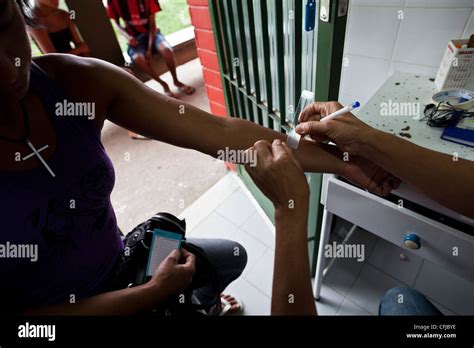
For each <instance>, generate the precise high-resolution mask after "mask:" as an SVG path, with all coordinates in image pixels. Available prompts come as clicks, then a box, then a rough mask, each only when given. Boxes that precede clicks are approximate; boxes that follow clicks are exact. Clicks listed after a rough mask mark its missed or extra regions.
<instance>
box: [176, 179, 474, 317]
mask: <svg viewBox="0 0 474 348" xmlns="http://www.w3.org/2000/svg"><path fill="white" fill-rule="evenodd" d="M180 216H181V217H184V218H186V221H187V225H188V231H189V232H188V234H189V236H190V237H204V238H228V239H231V240H235V241H237V242H239V243H241V244H242V245H243V246H244V247H245V248H246V250H247V254H248V263H247V267H246V269H245V271H244V273H243V274H242V276H241V277H240V278H239V279H237V280H236V281H235V282H233V283H232V284H230V286H229V287H228V288H227V289H226V293H230V294H232V295H234V296H236V297H238V298H239V300H241V301H242V303H243V304H244V314H245V315H268V314H270V303H271V300H270V299H271V290H272V279H273V260H274V254H275V250H274V248H275V241H274V227H273V226H272V225H271V223H270V222H269V220H268V218H267V217H266V216H265V215H264V214H263V213H262V211H261V210H260V208H259V207H258V206H257V204H256V202H255V200H254V199H253V198H252V197H251V195H250V194H249V192H248V191H247V190H246V188H245V187H244V186H243V184H242V183H241V182H240V180H239V179H238V178H237V176H236V175H235V174H232V173H231V174H228V175H227V176H225V177H224V178H223V179H222V180H221V181H219V182H218V183H217V184H216V185H215V186H214V187H212V188H211V189H210V190H209V191H207V192H206V193H205V194H204V195H203V196H201V197H200V198H199V199H198V200H197V201H196V202H195V203H193V204H192V205H191V206H190V207H189V208H187V209H186V210H185V211H184V212H183V213H182V214H181V215H180ZM339 226H341V227H339ZM336 227H337V228H346V230H347V223H346V225H345V227H344V226H343V225H342V224H337V225H336ZM349 242H350V243H355V244H363V245H365V261H364V262H358V261H357V260H356V259H337V260H336V261H335V262H334V264H333V266H332V267H331V269H330V270H329V272H328V273H327V275H326V277H325V278H324V281H323V287H322V291H321V299H320V300H319V301H318V302H317V303H316V306H317V309H318V312H319V314H320V315H377V312H378V306H379V302H380V299H381V298H382V296H383V294H384V293H385V292H386V291H387V290H388V289H390V288H392V287H395V286H410V287H414V288H415V289H417V290H419V291H421V292H422V293H424V294H425V295H426V296H427V297H428V298H429V299H430V300H431V301H432V302H433V304H434V305H435V306H437V307H438V308H439V309H440V310H441V311H442V312H443V313H444V314H446V315H456V314H465V315H473V314H474V296H473V294H474V284H473V283H470V282H468V281H466V280H464V279H461V278H459V277H458V276H456V275H454V274H452V273H449V272H447V271H444V270H443V269H441V268H440V267H438V266H436V265H434V264H432V263H431V262H429V261H426V260H423V259H421V258H420V257H418V256H416V255H414V254H412V253H409V252H407V251H406V250H403V249H402V248H400V247H398V246H395V245H393V244H391V243H388V242H386V241H385V240H381V239H380V238H378V237H376V236H374V235H373V234H371V233H369V232H367V231H364V230H362V229H356V231H355V233H354V234H353V235H352V237H351V239H350V241H349ZM400 254H403V256H404V257H400Z"/></svg>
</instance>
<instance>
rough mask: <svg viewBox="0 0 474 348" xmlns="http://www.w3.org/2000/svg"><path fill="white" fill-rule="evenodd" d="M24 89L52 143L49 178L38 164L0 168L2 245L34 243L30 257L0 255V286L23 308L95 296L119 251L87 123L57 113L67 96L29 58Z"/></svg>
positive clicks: (96, 137) (95, 139)
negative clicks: (52, 134)
mask: <svg viewBox="0 0 474 348" xmlns="http://www.w3.org/2000/svg"><path fill="white" fill-rule="evenodd" d="M30 91H31V92H33V93H34V94H35V95H37V96H38V97H40V99H41V100H42V102H43V105H44V107H45V109H46V111H47V112H48V114H49V117H50V118H51V120H52V122H53V126H54V128H55V130H56V133H57V137H58V143H57V147H56V151H55V153H54V154H53V156H52V157H51V158H50V159H49V160H47V163H48V165H49V166H50V167H51V169H52V170H53V172H54V173H55V175H56V177H54V178H53V177H52V176H51V174H50V173H49V172H48V171H47V170H46V168H44V167H43V166H39V167H38V168H36V169H34V170H31V171H25V172H0V244H2V245H3V246H4V249H3V250H4V251H5V250H6V249H5V247H7V246H9V247H10V248H12V245H17V246H18V245H26V244H28V245H37V261H36V262H31V259H28V258H15V257H5V253H4V255H3V256H4V257H0V289H8V290H10V291H12V290H13V291H14V292H16V295H17V296H18V298H19V301H21V302H22V303H20V304H19V306H21V305H23V307H24V308H32V307H37V306H45V305H51V304H57V303H64V302H69V301H70V300H71V299H75V300H76V301H78V300H80V299H81V298H84V297H89V296H91V295H94V294H97V293H98V292H100V289H101V285H102V284H103V283H104V281H105V280H106V278H107V275H108V273H109V272H110V270H111V269H112V267H113V264H114V262H115V260H116V259H117V256H118V255H119V253H120V251H121V250H122V249H123V243H122V241H121V238H120V236H119V234H118V229H117V222H116V219H115V214H114V211H113V208H112V205H111V202H110V194H111V192H112V189H113V187H114V182H115V175H114V170H113V166H112V163H111V161H110V159H109V157H108V156H107V154H106V152H105V149H104V147H103V145H102V143H101V140H100V134H99V131H98V130H97V129H96V126H95V124H94V122H93V121H92V120H88V119H87V118H86V117H65V116H56V115H55V105H56V103H58V102H63V100H65V99H67V98H66V97H65V95H64V94H63V91H62V90H61V89H60V88H59V87H58V86H57V85H56V84H55V83H54V81H52V80H51V79H49V77H48V76H47V75H46V73H45V72H44V71H43V70H42V69H41V68H40V67H39V66H38V65H36V64H34V63H33V65H32V68H31V77H30ZM34 116H35V115H33V114H31V115H30V118H33V117H34ZM34 131H35V130H34V129H32V130H31V132H34ZM34 145H35V146H36V147H37V148H39V147H42V146H43V145H45V144H34ZM24 155H26V154H22V156H24ZM10 250H12V249H10ZM17 250H18V249H17ZM11 255H12V253H11V252H10V256H11ZM0 256H1V255H0Z"/></svg>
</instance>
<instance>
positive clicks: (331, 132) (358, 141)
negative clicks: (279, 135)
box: [298, 102, 474, 218]
mask: <svg viewBox="0 0 474 348" xmlns="http://www.w3.org/2000/svg"><path fill="white" fill-rule="evenodd" d="M341 107H342V105H340V104H339V103H336V102H330V103H314V104H312V105H310V106H309V107H308V108H307V109H305V111H304V112H303V115H302V120H303V121H309V122H304V123H302V124H300V125H299V126H298V127H299V131H300V132H301V134H310V135H312V136H313V137H314V138H315V139H316V140H318V141H320V140H325V139H330V140H331V141H333V142H334V143H336V144H337V145H338V147H339V148H341V149H342V150H343V151H347V152H349V153H351V154H354V155H360V156H362V157H364V158H367V159H368V160H370V161H372V162H374V163H375V164H377V165H379V166H380V167H382V168H384V169H385V170H386V171H388V172H390V173H392V174H393V175H395V176H397V177H398V178H400V179H401V180H402V181H404V182H406V183H408V184H410V185H412V186H413V187H416V188H417V189H418V190H419V191H421V192H423V193H424V194H426V195H427V196H428V197H430V198H431V199H433V200H435V201H437V202H438V203H440V204H442V205H444V206H445V207H447V208H450V209H452V210H454V211H457V212H459V213H461V214H463V215H465V216H468V217H470V218H474V206H473V205H472V204H470V201H469V200H468V197H474V162H472V161H467V160H464V159H460V158H456V157H454V156H450V155H447V154H443V153H440V152H436V151H432V150H430V149H426V148H424V147H421V146H418V145H415V144H413V143H411V142H409V141H407V140H405V139H402V138H399V137H396V136H394V135H392V134H388V133H385V132H382V131H379V130H376V129H374V128H372V127H370V126H369V125H367V124H365V123H363V122H362V121H360V120H359V119H357V118H356V117H355V116H354V115H352V114H351V113H347V114H344V115H341V116H339V117H338V118H335V119H333V120H329V121H327V122H319V119H320V118H321V117H324V116H326V115H328V114H330V113H332V112H334V111H336V110H338V109H340V108H341ZM460 185H461V186H460ZM461 187H462V188H461Z"/></svg>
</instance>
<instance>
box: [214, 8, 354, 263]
mask: <svg viewBox="0 0 474 348" xmlns="http://www.w3.org/2000/svg"><path fill="white" fill-rule="evenodd" d="M347 6H348V0H345V1H344V0H325V1H321V2H320V3H319V2H318V3H317V2H316V0H209V9H210V12H211V19H212V23H213V31H214V36H215V41H216V48H217V55H218V58H219V65H220V71H221V76H222V84H223V88H224V94H225V100H226V104H227V105H226V106H227V111H228V113H229V116H231V117H240V118H243V119H247V120H249V121H252V122H255V123H257V124H259V125H262V126H265V127H269V128H272V129H274V130H276V131H279V132H284V133H287V132H288V131H289V130H290V127H291V120H292V119H293V117H294V112H295V109H296V105H295V104H296V103H297V102H298V99H299V96H300V94H301V91H302V90H305V89H306V90H310V91H314V92H315V97H316V100H337V97H338V92H339V79H340V69H341V62H342V50H343V44H344V34H345V25H346V13H347ZM344 7H345V10H344ZM320 14H321V15H320ZM316 52H318V55H316ZM316 57H317V59H318V61H317V62H316ZM316 63H317V64H316ZM238 172H239V174H240V176H241V178H242V179H243V181H244V182H245V184H246V185H247V187H248V188H249V189H250V191H251V192H252V194H253V195H254V196H255V198H256V199H257V201H258V202H259V204H260V206H261V207H262V208H263V210H264V211H265V213H266V214H267V215H268V216H269V217H270V219H272V221H273V219H274V210H273V205H272V204H271V202H270V201H269V200H268V199H267V198H266V197H265V196H264V195H263V194H262V193H261V192H260V190H259V189H258V188H257V187H256V186H255V184H254V183H253V182H252V180H251V179H250V177H249V176H248V174H247V172H246V171H245V168H244V167H243V166H238ZM321 177H322V175H321V174H307V178H308V183H309V185H310V191H311V195H310V216H309V224H308V242H309V248H310V255H311V263H312V266H313V267H312V268H313V270H314V263H315V260H316V258H315V257H314V254H315V252H316V250H317V247H318V245H317V241H318V240H319V229H320V221H321V212H322V209H321V208H320V204H319V200H320V191H321Z"/></svg>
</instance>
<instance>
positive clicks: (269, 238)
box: [241, 211, 275, 249]
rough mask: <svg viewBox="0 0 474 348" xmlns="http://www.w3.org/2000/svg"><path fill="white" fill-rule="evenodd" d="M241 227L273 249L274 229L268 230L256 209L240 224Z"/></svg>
mask: <svg viewBox="0 0 474 348" xmlns="http://www.w3.org/2000/svg"><path fill="white" fill-rule="evenodd" d="M241 229H242V230H244V231H245V232H247V233H248V234H250V235H251V236H253V237H255V238H256V239H258V240H259V241H260V242H262V243H264V244H265V245H266V246H268V247H270V248H272V249H275V229H273V231H272V230H270V228H269V227H268V225H267V223H266V222H265V221H264V220H263V218H262V216H261V215H260V213H259V212H258V211H256V212H255V213H254V214H253V215H252V216H251V217H250V218H249V219H248V220H247V221H246V222H245V223H244V224H243V225H242V227H241Z"/></svg>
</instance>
